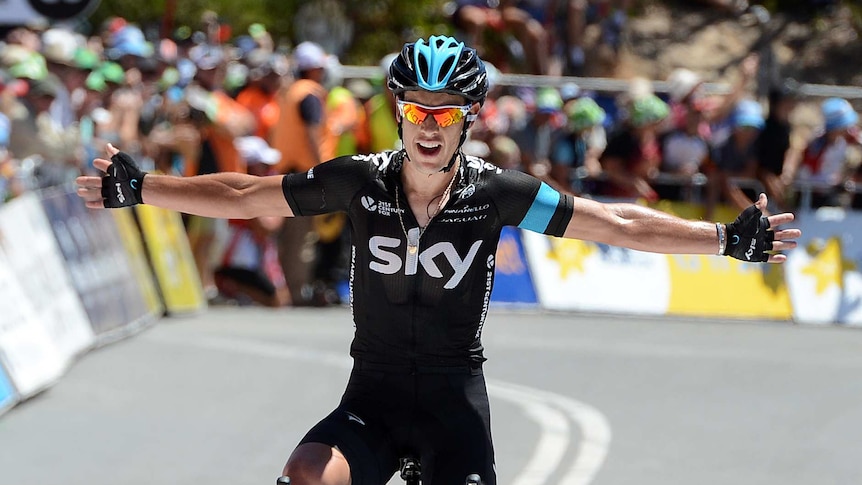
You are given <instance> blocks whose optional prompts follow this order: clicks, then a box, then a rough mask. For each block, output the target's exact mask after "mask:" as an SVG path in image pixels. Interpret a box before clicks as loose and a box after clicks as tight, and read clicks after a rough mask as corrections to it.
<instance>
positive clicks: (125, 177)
mask: <svg viewBox="0 0 862 485" xmlns="http://www.w3.org/2000/svg"><path fill="white" fill-rule="evenodd" d="M111 162H113V163H111V165H110V166H109V167H108V173H106V174H105V175H104V176H102V199H104V203H105V207H108V208H117V207H129V206H132V205H137V204H143V203H144V200H143V198H142V197H141V189H142V188H143V185H144V176H145V175H146V174H147V173H146V172H143V171H141V169H140V168H138V166H137V164H135V160H134V159H132V157H130V156H129V155H128V154H127V153H123V152H119V153H117V154H116V155H114V156H112V157H111Z"/></svg>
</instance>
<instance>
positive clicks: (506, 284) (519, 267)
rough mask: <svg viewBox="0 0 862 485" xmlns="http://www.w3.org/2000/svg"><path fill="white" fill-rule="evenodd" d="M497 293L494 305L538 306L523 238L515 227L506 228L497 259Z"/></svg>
mask: <svg viewBox="0 0 862 485" xmlns="http://www.w3.org/2000/svg"><path fill="white" fill-rule="evenodd" d="M495 260H496V264H495V275H494V289H493V290H492V292H491V303H494V304H506V305H519V306H520V305H523V306H534V305H536V304H537V303H538V299H537V298H536V290H535V289H534V288H533V278H532V277H531V276H530V269H529V267H528V266H527V257H526V255H525V254H524V245H523V244H522V243H521V234H520V232H519V231H518V229H516V228H514V227H508V226H507V227H504V228H503V233H502V234H501V235H500V242H499V244H498V245H497V255H496V256H495Z"/></svg>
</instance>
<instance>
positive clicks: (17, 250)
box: [0, 193, 94, 359]
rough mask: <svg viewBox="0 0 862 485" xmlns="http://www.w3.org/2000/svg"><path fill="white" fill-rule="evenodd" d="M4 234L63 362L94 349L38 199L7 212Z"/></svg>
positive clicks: (17, 202)
mask: <svg viewBox="0 0 862 485" xmlns="http://www.w3.org/2000/svg"><path fill="white" fill-rule="evenodd" d="M0 234H2V237H0V247H2V250H3V251H4V252H5V253H6V257H7V262H8V264H9V268H10V270H11V271H12V272H13V273H14V276H15V278H16V279H17V281H18V283H19V284H20V285H21V288H22V290H23V292H24V294H25V295H27V298H28V299H29V301H30V302H32V305H33V309H34V311H35V312H36V321H37V322H39V323H40V324H41V325H44V326H45V327H46V330H47V332H48V335H50V336H51V337H52V338H53V339H54V341H55V343H56V344H57V348H58V349H59V351H60V352H61V353H62V355H63V359H65V358H69V357H72V356H75V355H77V354H79V353H81V352H83V351H84V350H87V349H89V348H90V347H92V345H93V343H94V335H93V329H92V327H91V326H90V321H89V319H88V318H87V314H86V312H85V311H84V307H83V305H82V304H81V300H80V299H79V298H78V294H77V293H76V292H75V290H74V288H73V286H72V282H71V279H70V276H69V271H68V268H67V267H66V264H65V261H64V260H63V256H62V254H61V252H60V249H59V247H58V245H57V240H56V239H55V238H54V234H53V233H52V231H51V225H50V224H49V222H48V218H47V217H46V216H45V212H44V211H43V209H42V206H41V204H40V203H39V199H38V196H37V195H36V194H35V193H28V194H25V195H23V196H21V197H19V198H16V199H14V200H12V201H10V202H9V203H7V204H6V205H4V206H3V207H2V210H0ZM12 301H14V300H12ZM0 308H4V307H0Z"/></svg>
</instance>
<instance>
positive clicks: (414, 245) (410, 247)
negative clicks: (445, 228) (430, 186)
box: [395, 170, 458, 254]
mask: <svg viewBox="0 0 862 485" xmlns="http://www.w3.org/2000/svg"><path fill="white" fill-rule="evenodd" d="M456 178H458V171H457V170H456V171H455V175H453V176H452V180H450V181H449V185H447V186H446V190H444V191H443V196H442V197H440V202H439V203H437V210H435V211H434V213H433V214H431V217H429V218H428V224H425V227H422V226H419V235H418V236H416V240H415V241H411V240H410V234H409V233H408V232H407V227H406V226H405V225H404V217H403V216H402V215H401V212H402V211H401V197H399V196H398V193H399V192H400V190H399V189H398V187H396V188H395V212H396V213H397V214H398V222H400V223H401V230H402V231H403V232H404V237H405V238H406V239H407V252H408V253H410V254H416V253H417V252H418V251H419V240H420V239H422V235H423V234H425V229H428V226H430V225H431V220H432V219H434V218H435V217H437V214H439V213H440V211H441V210H442V209H443V203H444V202H445V201H446V198H447V197H449V192H451V191H452V185H453V184H454V183H455V179H456Z"/></svg>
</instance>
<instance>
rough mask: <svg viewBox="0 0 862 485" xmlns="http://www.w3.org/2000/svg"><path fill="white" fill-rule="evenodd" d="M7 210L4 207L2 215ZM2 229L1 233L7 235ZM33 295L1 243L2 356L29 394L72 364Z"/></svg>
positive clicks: (19, 385)
mask: <svg viewBox="0 0 862 485" xmlns="http://www.w3.org/2000/svg"><path fill="white" fill-rule="evenodd" d="M3 212H5V210H4V211H0V216H2V214H3ZM5 234H6V233H5V232H3V233H0V237H3V236H5ZM29 296H30V295H28V294H27V293H25V290H24V288H22V287H21V285H20V284H19V283H18V275H17V274H16V273H15V272H13V271H12V267H11V265H10V264H9V258H8V257H7V256H6V254H5V252H4V250H3V249H2V247H0V308H2V309H3V311H2V312H0V360H2V363H3V365H2V367H5V369H6V371H7V372H8V373H9V378H10V380H11V381H12V383H13V384H14V386H15V388H16V389H17V390H18V394H19V395H20V396H21V397H23V398H27V397H30V396H32V395H34V394H36V393H38V392H39V391H41V390H43V389H45V388H46V387H48V386H50V385H51V384H53V383H54V382H55V381H57V380H58V379H59V378H60V376H62V375H63V372H64V371H65V370H66V367H67V366H68V365H69V362H70V356H69V353H68V352H64V351H61V350H60V349H59V348H58V347H57V343H56V341H55V339H54V338H53V337H52V336H51V335H50V334H49V333H48V330H47V326H46V325H45V324H44V322H42V321H40V320H39V318H40V317H39V316H38V315H37V312H36V308H35V307H34V305H33V301H32V300H31V299H30V298H29Z"/></svg>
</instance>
